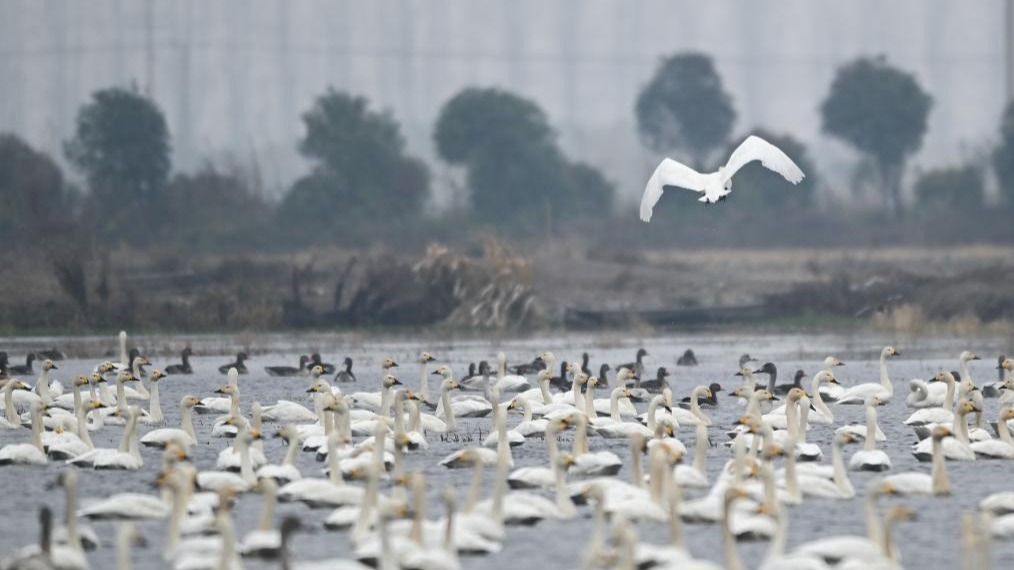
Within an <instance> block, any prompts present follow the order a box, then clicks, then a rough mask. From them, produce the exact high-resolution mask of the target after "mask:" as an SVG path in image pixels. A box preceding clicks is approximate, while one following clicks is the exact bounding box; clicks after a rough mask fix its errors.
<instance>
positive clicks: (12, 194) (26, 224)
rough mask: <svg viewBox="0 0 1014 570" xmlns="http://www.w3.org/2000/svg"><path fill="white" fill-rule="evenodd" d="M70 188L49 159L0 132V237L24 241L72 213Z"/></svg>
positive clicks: (8, 240)
mask: <svg viewBox="0 0 1014 570" xmlns="http://www.w3.org/2000/svg"><path fill="white" fill-rule="evenodd" d="M71 198H72V197H71V196H70V191H69V189H68V188H67V186H66V185H65V184H64V180H63V173H62V172H60V167H59V166H57V165H56V163H55V162H53V160H52V159H51V158H50V157H49V156H47V155H45V154H43V153H41V152H38V151H36V150H34V149H33V148H32V147H30V146H29V145H28V144H26V143H25V142H24V141H22V140H21V139H20V138H18V137H17V136H16V135H11V134H0V238H2V239H3V240H4V242H5V243H12V242H13V243H18V242H28V241H30V240H32V239H33V238H36V237H38V236H41V235H45V234H47V233H49V232H52V231H54V229H55V228H54V227H53V225H54V224H60V223H63V222H65V221H66V220H68V219H69V218H71V217H72V215H73V212H72V211H71Z"/></svg>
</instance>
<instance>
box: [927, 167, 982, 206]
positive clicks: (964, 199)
mask: <svg viewBox="0 0 1014 570" xmlns="http://www.w3.org/2000/svg"><path fill="white" fill-rule="evenodd" d="M984 195H985V188H984V184H983V180H982V173H981V172H980V171H979V169H978V168H976V167H975V166H972V165H967V166H959V167H953V168H938V169H935V170H930V171H929V172H926V173H925V174H923V175H922V176H920V177H919V179H918V180H917V181H916V183H915V196H916V198H917V199H918V201H919V206H920V207H921V208H923V209H926V210H938V211H943V210H970V209H975V208H978V207H980V206H982V201H983V196H984Z"/></svg>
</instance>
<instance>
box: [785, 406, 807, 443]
mask: <svg viewBox="0 0 1014 570" xmlns="http://www.w3.org/2000/svg"><path fill="white" fill-rule="evenodd" d="M799 405H800V404H799V400H793V401H789V402H786V403H785V431H787V432H788V433H789V439H791V440H792V441H796V442H798V441H800V440H799V408H798V406H799ZM803 431H804V432H805V431H806V430H803ZM790 451H794V450H790Z"/></svg>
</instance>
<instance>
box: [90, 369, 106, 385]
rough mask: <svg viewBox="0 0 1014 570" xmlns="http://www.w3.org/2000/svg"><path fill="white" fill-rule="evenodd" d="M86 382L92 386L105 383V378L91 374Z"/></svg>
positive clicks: (98, 374)
mask: <svg viewBox="0 0 1014 570" xmlns="http://www.w3.org/2000/svg"><path fill="white" fill-rule="evenodd" d="M88 381H89V382H92V383H94V384H102V383H105V381H106V377H105V376H103V375H102V374H100V373H98V372H92V374H91V376H89V377H88Z"/></svg>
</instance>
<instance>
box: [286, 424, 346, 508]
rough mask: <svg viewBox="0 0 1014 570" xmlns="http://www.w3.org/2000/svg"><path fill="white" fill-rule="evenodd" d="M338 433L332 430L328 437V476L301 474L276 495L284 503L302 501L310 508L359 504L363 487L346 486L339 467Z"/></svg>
mask: <svg viewBox="0 0 1014 570" xmlns="http://www.w3.org/2000/svg"><path fill="white" fill-rule="evenodd" d="M339 439H340V435H339V434H338V432H336V431H333V432H331V435H329V436H328V437H327V448H328V454H327V462H328V466H329V467H330V469H328V478H327V479H320V478H310V477H304V478H302V479H298V480H296V481H290V482H288V483H286V484H285V485H283V486H282V487H281V488H280V489H278V498H279V500H281V501H284V502H297V501H298V502H301V503H303V504H305V505H307V506H309V507H311V508H334V507H340V506H343V505H358V504H359V503H361V502H362V500H363V494H364V492H363V488H362V487H356V486H353V485H346V484H345V482H344V481H343V480H342V470H341V468H340V467H339V466H338V453H337V452H336V451H335V450H336V449H337V448H338V441H339Z"/></svg>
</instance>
